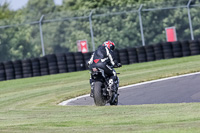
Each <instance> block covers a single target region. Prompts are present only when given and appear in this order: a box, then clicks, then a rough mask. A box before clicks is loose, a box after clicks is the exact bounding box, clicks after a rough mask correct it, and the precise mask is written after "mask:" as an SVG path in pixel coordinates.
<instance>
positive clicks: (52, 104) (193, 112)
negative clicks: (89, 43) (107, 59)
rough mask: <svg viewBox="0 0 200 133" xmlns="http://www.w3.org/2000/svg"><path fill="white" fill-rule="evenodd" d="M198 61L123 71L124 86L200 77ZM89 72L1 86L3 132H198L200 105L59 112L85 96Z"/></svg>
mask: <svg viewBox="0 0 200 133" xmlns="http://www.w3.org/2000/svg"><path fill="white" fill-rule="evenodd" d="M199 58H200V56H191V57H184V58H177V59H169V60H160V61H154V62H147V63H139V64H133V65H127V66H123V67H122V68H118V69H116V70H117V72H119V73H121V74H120V75H119V78H120V86H124V85H129V84H134V83H139V82H144V81H149V80H154V79H159V78H164V77H170V76H176V75H181V74H186V73H192V72H198V71H200V67H199V66H200V61H199ZM88 79H89V72H88V71H82V72H74V73H65V74H57V75H50V76H43V77H34V78H27V79H19V80H10V81H3V82H0V132H3V133H4V132H5V133H9V132H30V133H40V132H41V133H44V132H47V133H55V132H61V133H63V132H87V133H88V132H120V133H121V132H142V133H143V132H162V133H163V132H164V133H165V132H166V133H169V132H183V133H185V132H187V133H188V132H199V131H200V126H199V124H200V108H199V107H200V106H199V105H200V104H199V103H180V104H159V105H134V106H116V107H113V106H112V107H111V106H106V107H95V106H78V107H72V106H64V107H63V106H58V105H57V104H58V103H59V102H61V101H63V100H66V99H69V98H73V97H76V96H80V95H83V94H87V93H89V91H90V87H89V81H88Z"/></svg>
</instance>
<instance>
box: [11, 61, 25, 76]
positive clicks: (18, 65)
mask: <svg viewBox="0 0 200 133" xmlns="http://www.w3.org/2000/svg"><path fill="white" fill-rule="evenodd" d="M13 67H14V70H15V79H20V78H23V69H22V61H21V60H16V61H13Z"/></svg>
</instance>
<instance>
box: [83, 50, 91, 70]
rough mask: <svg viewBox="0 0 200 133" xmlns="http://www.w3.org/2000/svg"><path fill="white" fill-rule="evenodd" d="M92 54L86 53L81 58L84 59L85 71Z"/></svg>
mask: <svg viewBox="0 0 200 133" xmlns="http://www.w3.org/2000/svg"><path fill="white" fill-rule="evenodd" d="M92 53H93V52H88V53H84V54H83V58H84V61H85V69H87V70H88V69H89V68H88V66H87V63H88V61H89V60H90V57H91V55H92Z"/></svg>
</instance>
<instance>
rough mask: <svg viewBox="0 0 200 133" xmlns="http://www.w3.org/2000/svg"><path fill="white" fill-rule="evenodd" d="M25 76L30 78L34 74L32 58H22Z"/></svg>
mask: <svg viewBox="0 0 200 133" xmlns="http://www.w3.org/2000/svg"><path fill="white" fill-rule="evenodd" d="M22 70H23V77H24V78H29V77H32V76H33V72H32V70H33V69H32V64H31V60H30V59H26V60H22Z"/></svg>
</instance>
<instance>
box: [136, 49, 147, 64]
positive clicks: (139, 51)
mask: <svg viewBox="0 0 200 133" xmlns="http://www.w3.org/2000/svg"><path fill="white" fill-rule="evenodd" d="M137 54H138V62H139V63H142V62H146V61H147V58H146V51H145V48H144V47H143V46H141V47H138V48H137Z"/></svg>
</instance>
